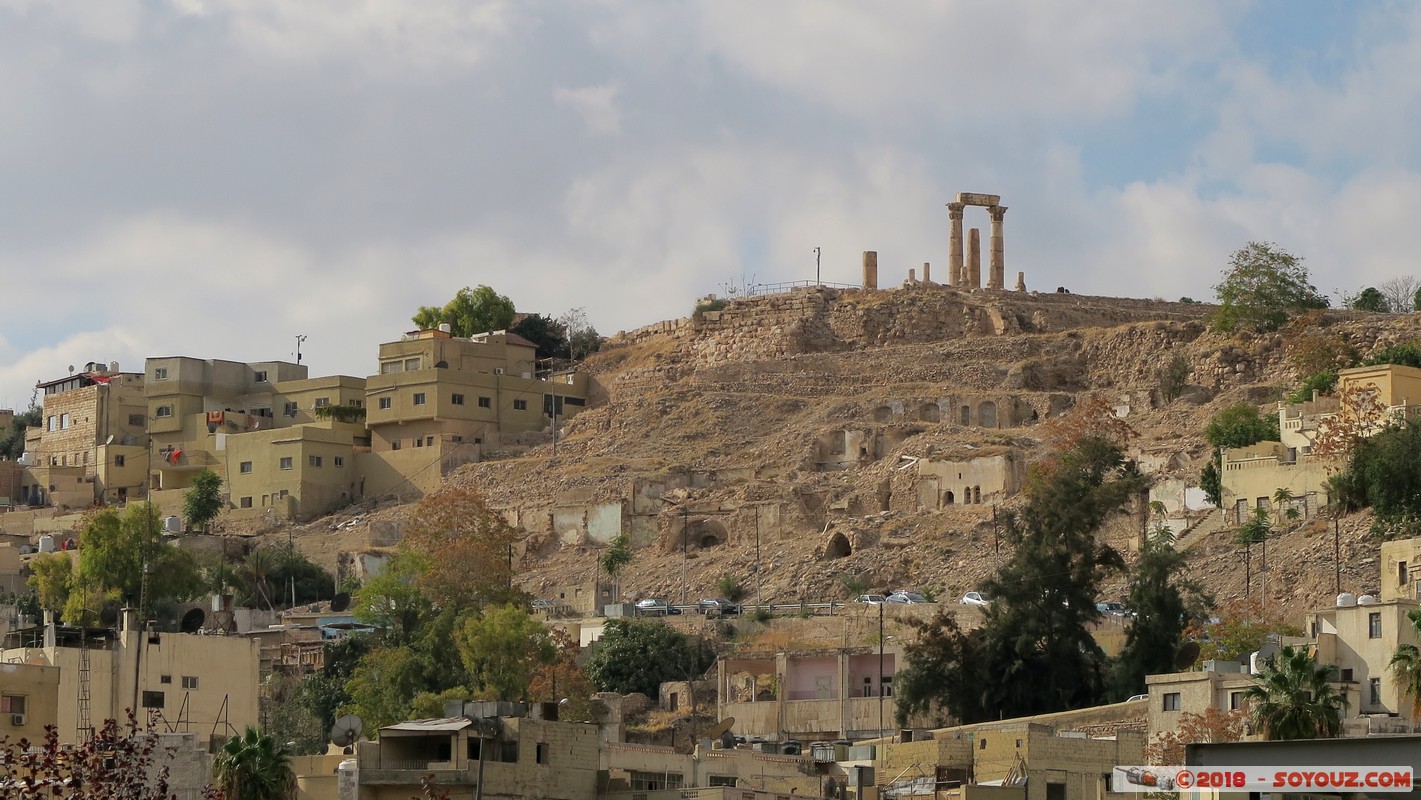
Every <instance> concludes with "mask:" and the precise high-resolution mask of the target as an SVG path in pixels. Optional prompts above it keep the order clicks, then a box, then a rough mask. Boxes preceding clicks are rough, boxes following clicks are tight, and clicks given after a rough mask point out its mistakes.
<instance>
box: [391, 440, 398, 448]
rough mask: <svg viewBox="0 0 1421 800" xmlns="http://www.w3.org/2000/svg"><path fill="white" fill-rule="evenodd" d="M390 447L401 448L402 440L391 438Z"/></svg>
mask: <svg viewBox="0 0 1421 800" xmlns="http://www.w3.org/2000/svg"><path fill="white" fill-rule="evenodd" d="M390 449H391V450H398V449H400V440H399V439H391V440H390Z"/></svg>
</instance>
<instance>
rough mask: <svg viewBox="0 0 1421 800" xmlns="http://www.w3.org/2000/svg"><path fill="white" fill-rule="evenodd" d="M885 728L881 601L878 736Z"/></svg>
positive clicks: (879, 616) (881, 606)
mask: <svg viewBox="0 0 1421 800" xmlns="http://www.w3.org/2000/svg"><path fill="white" fill-rule="evenodd" d="M885 730H887V729H886V728H885V727H884V721H883V603H882V602H879V604H878V738H880V739H882V738H883V732H884V731H885Z"/></svg>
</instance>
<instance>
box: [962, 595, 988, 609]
mask: <svg viewBox="0 0 1421 800" xmlns="http://www.w3.org/2000/svg"><path fill="white" fill-rule="evenodd" d="M957 602H958V603H959V604H960V605H964V606H989V605H991V604H992V598H990V597H988V596H986V595H985V594H982V593H981V592H968V593H967V594H964V595H962V599H961V600H958V601H957Z"/></svg>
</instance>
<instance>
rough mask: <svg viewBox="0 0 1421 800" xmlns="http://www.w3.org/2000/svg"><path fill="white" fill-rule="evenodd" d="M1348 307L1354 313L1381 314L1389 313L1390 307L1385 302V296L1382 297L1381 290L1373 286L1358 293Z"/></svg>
mask: <svg viewBox="0 0 1421 800" xmlns="http://www.w3.org/2000/svg"><path fill="white" fill-rule="evenodd" d="M1350 305H1351V306H1352V308H1353V310H1356V311H1377V312H1380V313H1383V314H1385V313H1387V312H1389V311H1391V306H1390V305H1388V304H1387V301H1386V295H1383V294H1382V293H1381V290H1380V289H1377V288H1376V287H1375V286H1368V287H1367V288H1365V289H1363V290H1362V291H1361V292H1358V293H1357V296H1356V297H1354V298H1353V299H1352V302H1351V303H1350Z"/></svg>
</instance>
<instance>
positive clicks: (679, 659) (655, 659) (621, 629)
mask: <svg viewBox="0 0 1421 800" xmlns="http://www.w3.org/2000/svg"><path fill="white" fill-rule="evenodd" d="M712 660H713V657H712V654H711V653H709V652H708V648H706V647H704V646H702V645H701V644H699V643H692V642H691V641H690V640H689V639H688V638H687V637H686V635H685V634H683V633H681V632H679V631H677V630H675V629H673V628H671V627H670V626H668V625H665V624H663V623H661V622H655V621H652V620H644V619H639V620H623V619H613V620H609V621H608V622H607V627H606V630H605V631H604V632H603V633H602V640H601V641H600V642H599V643H598V645H597V649H596V651H595V652H594V653H593V654H592V657H591V658H590V659H588V662H587V677H588V678H591V679H592V683H593V684H594V685H596V687H597V688H598V689H599V690H600V691H604V692H617V693H619V694H627V693H630V692H641V693H642V694H644V695H646V696H647V697H656V696H657V692H658V691H660V689H661V684H662V683H663V682H665V681H673V680H688V679H690V678H691V676H693V675H698V674H700V673H701V672H703V671H704V670H705V669H706V667H708V666H710V664H711V662H712Z"/></svg>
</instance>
